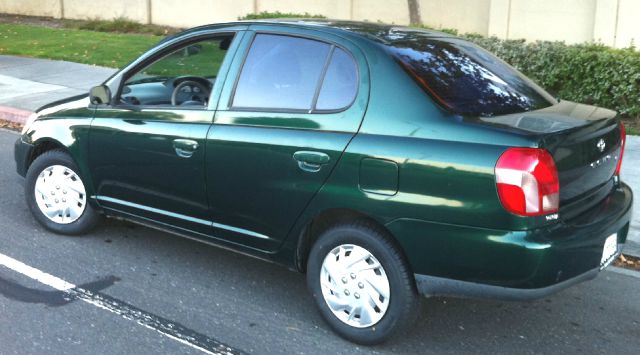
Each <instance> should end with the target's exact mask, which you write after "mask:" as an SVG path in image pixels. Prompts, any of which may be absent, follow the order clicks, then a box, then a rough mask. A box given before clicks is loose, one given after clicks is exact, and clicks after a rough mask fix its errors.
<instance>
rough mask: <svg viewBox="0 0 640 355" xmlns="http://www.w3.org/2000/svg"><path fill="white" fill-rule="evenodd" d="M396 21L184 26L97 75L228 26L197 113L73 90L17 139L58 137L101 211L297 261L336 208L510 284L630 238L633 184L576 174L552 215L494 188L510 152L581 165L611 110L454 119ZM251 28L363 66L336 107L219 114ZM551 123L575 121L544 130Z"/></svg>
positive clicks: (433, 257)
mask: <svg viewBox="0 0 640 355" xmlns="http://www.w3.org/2000/svg"><path fill="white" fill-rule="evenodd" d="M392 31H394V29H393V27H389V26H385V25H377V24H363V23H349V22H336V23H333V22H324V23H316V22H314V21H312V22H308V23H304V22H292V23H287V22H276V23H267V22H257V23H240V24H229V25H216V26H205V27H200V28H197V29H193V30H190V31H188V32H185V33H184V34H181V35H178V36H176V37H171V38H169V39H167V40H165V41H163V42H162V43H160V44H159V45H158V46H156V47H155V48H154V49H152V50H151V51H150V52H149V53H147V54H145V55H143V56H142V57H141V58H140V59H138V60H136V61H134V62H133V63H131V64H130V65H128V66H127V67H126V68H124V69H123V70H122V71H121V72H119V73H118V74H116V75H114V76H113V77H112V78H111V79H109V80H108V81H107V82H106V83H105V84H106V85H108V86H109V87H110V89H111V91H112V92H113V93H114V94H115V93H117V92H119V86H120V83H121V82H122V77H123V75H124V74H126V73H128V72H129V71H131V70H136V69H137V68H140V67H142V66H144V65H146V64H147V63H148V59H150V58H153V57H154V55H156V54H157V53H162V51H165V50H168V49H170V48H173V47H174V46H175V45H177V44H179V43H181V42H182V41H189V40H193V39H194V38H203V36H207V35H215V34H216V33H221V32H223V33H228V32H235V33H236V36H235V40H234V41H233V43H232V45H231V48H230V49H229V52H228V55H227V57H226V58H225V60H224V62H223V64H222V66H221V70H220V73H219V74H218V77H217V80H216V81H215V85H214V87H213V90H212V95H211V99H210V101H209V106H208V108H206V109H201V110H198V109H193V108H191V109H190V108H171V107H165V108H157V107H156V108H152V107H126V106H117V105H115V106H113V105H112V106H105V105H99V106H95V107H94V106H91V105H89V102H88V99H87V98H86V97H85V98H74V99H72V100H68V101H67V102H58V103H56V104H54V105H49V107H46V108H43V109H42V110H40V111H39V119H38V120H37V121H36V122H35V123H34V124H33V125H32V126H31V127H30V129H29V131H28V132H27V134H26V135H24V136H23V137H22V140H23V141H24V142H25V143H26V144H33V145H35V146H38V145H39V144H42V143H43V142H55V143H56V144H59V145H60V146H64V147H66V148H67V149H68V151H69V152H70V154H71V155H72V156H73V158H74V159H75V160H76V162H77V163H78V166H79V167H80V173H81V175H82V176H83V180H84V181H85V182H86V183H87V185H88V186H87V191H88V193H89V195H90V196H91V198H92V200H93V201H94V203H96V204H97V205H99V207H100V208H102V209H104V210H105V211H106V212H107V213H108V214H112V215H116V216H123V217H125V218H130V219H134V220H137V221H141V222H144V223H147V224H151V225H153V226H155V227H161V228H164V229H168V230H170V231H172V232H175V233H179V234H181V235H184V236H186V237H189V238H194V239H198V240H201V241H205V242H209V243H215V244H217V245H222V246H224V247H230V248H233V249H234V250H237V251H241V252H245V253H248V254H250V255H253V256H257V257H260V258H264V259H268V260H272V261H276V262H280V263H283V264H285V265H288V266H290V267H300V268H301V269H304V265H300V264H299V262H300V261H302V262H303V263H304V257H305V255H298V254H297V253H298V251H300V250H307V249H308V246H305V245H304V241H305V240H306V238H307V237H308V235H307V234H304V233H303V232H304V231H305V230H308V229H307V227H308V226H309V225H310V223H311V222H312V221H314V219H316V218H318V216H327V215H334V216H335V215H336V214H332V213H331V212H332V211H338V213H337V215H345V216H347V215H349V216H351V215H360V216H366V217H368V218H370V219H372V220H374V221H376V222H378V223H379V224H380V225H381V226H384V227H386V228H387V230H388V231H389V232H390V233H391V235H393V237H394V238H395V240H396V241H397V242H398V244H399V245H400V247H401V248H402V250H403V252H404V254H405V256H406V257H407V260H408V261H409V263H410V265H411V267H412V269H413V271H414V272H415V273H417V274H427V275H432V276H437V277H444V278H449V279H454V280H462V281H471V282H477V283H484V284H491V285H498V286H505V287H514V288H525V289H529V288H539V287H544V286H549V285H552V284H556V283H558V282H561V281H563V280H566V279H568V278H571V277H573V276H576V275H578V274H580V273H583V272H586V271H588V270H591V269H593V268H595V267H597V265H598V262H599V254H600V253H601V252H602V250H601V249H602V243H603V242H604V238H606V236H608V235H609V234H611V233H615V232H619V235H618V238H619V243H621V244H622V243H624V242H625V241H626V231H627V230H628V221H629V219H630V215H631V210H630V206H631V201H632V194H631V191H630V190H629V188H628V187H627V186H626V185H624V184H621V183H619V182H618V181H617V180H615V179H613V178H610V175H609V180H608V181H606V182H602V181H601V180H598V181H595V180H589V178H586V177H585V179H586V180H583V181H582V183H583V184H585V183H592V184H594V185H598V184H599V185H598V187H596V188H593V189H592V191H590V192H589V193H586V194H581V195H575V196H571V195H566V196H565V197H566V199H565V200H564V202H565V203H563V206H562V210H561V213H560V219H559V220H553V219H552V220H547V219H546V218H545V217H544V216H543V217H519V216H515V215H512V214H509V213H507V212H506V211H505V210H504V209H503V208H502V206H501V204H500V202H499V200H498V197H497V194H496V189H495V177H494V167H495V164H496V161H497V159H498V158H499V157H500V155H501V154H502V153H503V152H504V151H505V150H506V149H507V148H509V147H513V146H521V147H545V148H547V149H549V150H550V151H551V152H552V153H554V154H555V153H556V152H564V153H563V154H568V156H571V157H573V158H575V159H566V160H564V161H563V160H562V159H561V158H562V157H561V156H560V155H558V156H556V159H557V160H558V161H559V166H560V165H562V166H561V168H562V171H566V174H569V175H570V174H574V175H575V174H584V173H585V170H584V169H585V166H586V165H585V164H587V163H588V161H589V160H590V159H592V158H593V156H592V155H590V154H592V153H587V150H588V148H586V147H587V145H585V144H591V143H584V141H585V139H584V137H586V136H590V135H591V136H594V137H595V136H598V135H601V134H602V135H605V136H606V139H607V140H608V143H610V146H611V148H610V149H612V150H611V152H612V153H613V152H614V149H615V144H616V142H617V139H618V138H619V136H617V134H619V133H618V131H617V130H616V129H615V118H614V114H613V113H612V112H611V111H607V110H601V109H596V108H593V107H590V106H586V105H578V104H574V103H568V102H561V103H559V104H557V105H554V106H552V107H551V108H549V109H545V110H540V111H536V112H532V113H527V114H526V115H527V120H526V122H529V123H531V122H538V123H539V124H537V125H535V127H536V129H533V128H532V127H527V126H522V125H521V122H523V120H522V116H523V115H514V116H513V117H510V116H501V117H498V118H470V117H460V116H456V115H452V114H451V113H449V112H447V111H445V110H443V109H442V108H440V107H439V106H438V105H437V104H435V103H434V102H433V101H432V100H431V99H430V98H429V97H428V96H427V95H426V94H425V93H424V92H423V91H422V90H421V89H420V88H419V87H418V86H417V85H416V84H415V82H414V81H413V80H412V79H411V78H410V77H409V76H407V74H406V73H405V72H404V71H403V70H402V69H401V68H400V67H399V66H398V65H397V64H396V63H395V62H394V61H393V59H392V58H391V57H390V56H389V55H388V53H387V52H386V51H385V50H384V49H383V42H382V41H381V40H380V38H381V37H384V36H386V35H388V34H389V33H391V32H392ZM256 32H269V33H274V32H275V33H283V34H290V35H296V36H304V37H311V38H314V39H319V40H324V41H328V42H330V43H333V44H336V45H338V46H340V47H342V48H344V49H346V50H347V51H348V52H350V53H351V54H352V55H353V57H354V59H355V61H356V63H357V65H358V74H359V87H358V94H357V97H356V99H355V101H354V103H353V105H351V106H350V107H349V108H348V109H346V110H344V111H341V112H333V113H309V112H262V111H260V110H256V111H252V112H249V111H242V110H234V109H233V108H231V107H230V104H229V103H230V102H231V98H232V95H233V91H234V87H235V80H236V78H237V76H238V74H239V72H240V70H241V68H242V63H243V59H244V56H245V55H246V53H247V51H248V48H249V46H250V44H251V41H252V39H253V36H254V35H255V33H256ZM431 35H433V36H438V37H446V36H443V35H442V34H438V33H436V32H433V33H431ZM114 102H117V101H114ZM559 117H560V118H562V120H564V121H565V124H569V125H570V126H571V127H567V126H565V127H564V128H563V129H562V130H554V127H557V125H550V126H548V127H545V125H544V123H546V122H552V123H557V122H558V120H559ZM605 118H606V119H605ZM536 120H537V121H536ZM567 122H569V123H567ZM594 122H595V123H594ZM18 146H19V147H22V146H21V145H20V144H18ZM27 147H28V145H27ZM27 151H29V150H28V149H26V148H25V149H23V148H19V149H17V151H16V152H17V153H16V154H17V156H18V155H22V154H23V153H21V152H27ZM18 153H20V154H18ZM181 155H182V156H181ZM189 155H190V156H189ZM187 156H188V157H187ZM576 159H577V160H576ZM18 160H20V159H18ZM576 161H577V162H578V163H577V164H575V166H571V164H572V162H576ZM19 164H23V165H24V164H27V163H24V162H23V163H20V162H19ZM24 168H25V167H20V166H19V171H21V170H24ZM581 169H582V170H581ZM603 174H605V173H603ZM607 174H609V173H607ZM569 175H565V176H562V175H561V191H562V186H563V184H564V186H569V185H570V184H571V183H572V181H573V180H572V179H571V177H570V176H569ZM602 178H603V177H599V178H598V179H602Z"/></svg>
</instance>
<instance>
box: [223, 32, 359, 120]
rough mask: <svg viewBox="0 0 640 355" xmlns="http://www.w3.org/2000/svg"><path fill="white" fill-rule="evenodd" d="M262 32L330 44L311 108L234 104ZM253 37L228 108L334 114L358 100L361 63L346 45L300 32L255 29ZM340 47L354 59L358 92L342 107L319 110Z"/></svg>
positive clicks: (237, 76)
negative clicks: (317, 106)
mask: <svg viewBox="0 0 640 355" xmlns="http://www.w3.org/2000/svg"><path fill="white" fill-rule="evenodd" d="M261 34H266V35H274V36H283V37H293V38H302V39H306V40H311V41H316V42H322V43H325V44H327V45H329V46H330V48H329V53H327V58H326V60H325V62H324V67H323V68H322V71H321V74H320V79H319V80H318V82H317V83H316V85H317V86H316V91H315V93H314V97H313V99H312V101H311V108H310V109H291V108H282V107H244V106H234V105H233V101H234V100H235V97H236V90H237V89H238V83H239V82H240V76H242V71H243V70H244V66H245V64H246V62H247V58H248V57H249V53H251V48H252V47H253V44H254V42H255V40H256V37H257V36H258V35H261ZM252 36H253V37H252V38H251V42H250V43H249V45H248V46H247V50H246V51H245V53H244V55H243V58H242V64H241V65H240V69H239V70H238V75H236V78H235V81H234V83H233V89H232V90H231V94H230V95H229V102H228V103H227V106H228V108H229V109H228V110H229V111H237V112H268V113H301V114H311V115H315V114H332V113H340V112H344V111H347V110H348V109H350V108H351V107H352V106H353V104H354V103H355V102H356V100H357V98H358V95H359V94H360V65H359V64H358V61H357V60H356V57H355V56H354V55H353V53H351V51H350V50H348V49H347V48H346V47H344V46H342V45H340V44H338V43H335V42H332V41H329V40H326V39H324V38H321V37H319V36H313V35H307V34H299V33H288V32H280V31H255V32H254V33H253V35H252ZM336 48H339V49H341V50H343V51H344V52H345V53H346V54H347V55H348V56H350V57H351V60H352V61H353V64H354V65H355V69H356V92H355V95H353V99H352V100H351V102H350V103H349V104H348V105H346V106H344V107H341V108H338V109H330V110H318V109H316V104H317V102H318V97H319V96H320V91H321V90H322V85H323V84H324V80H325V77H326V74H327V70H328V69H329V65H331V59H332V58H333V53H334V52H335V49H336Z"/></svg>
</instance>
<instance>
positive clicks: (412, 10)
mask: <svg viewBox="0 0 640 355" xmlns="http://www.w3.org/2000/svg"><path fill="white" fill-rule="evenodd" d="M407 3H408V4H409V23H410V24H411V25H420V24H422V18H421V17H420V5H419V4H418V0H407Z"/></svg>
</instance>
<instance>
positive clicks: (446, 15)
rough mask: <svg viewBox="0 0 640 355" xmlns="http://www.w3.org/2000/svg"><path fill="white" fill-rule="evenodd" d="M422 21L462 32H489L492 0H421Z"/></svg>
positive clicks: (429, 24) (484, 33)
mask: <svg viewBox="0 0 640 355" xmlns="http://www.w3.org/2000/svg"><path fill="white" fill-rule="evenodd" d="M419 4H420V16H421V17H422V22H423V23H424V24H426V25H428V26H430V27H435V28H455V29H457V30H458V31H460V33H479V34H481V35H483V36H486V35H487V34H488V33H489V18H490V13H491V0H471V1H470V0H420V2H419Z"/></svg>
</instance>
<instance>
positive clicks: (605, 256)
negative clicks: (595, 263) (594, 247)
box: [600, 233, 618, 270]
mask: <svg viewBox="0 0 640 355" xmlns="http://www.w3.org/2000/svg"><path fill="white" fill-rule="evenodd" d="M617 252H618V234H617V233H614V234H612V235H610V236H608V237H607V240H605V241H604V249H603V250H602V260H600V270H602V269H604V268H605V267H607V266H609V264H611V262H612V261H613V259H615V257H616V254H617Z"/></svg>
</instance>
